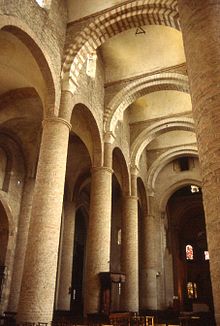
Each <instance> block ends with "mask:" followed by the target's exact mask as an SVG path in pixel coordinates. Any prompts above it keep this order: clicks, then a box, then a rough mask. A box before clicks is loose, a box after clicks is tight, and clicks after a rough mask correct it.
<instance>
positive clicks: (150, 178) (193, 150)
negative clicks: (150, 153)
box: [147, 145, 198, 193]
mask: <svg viewBox="0 0 220 326" xmlns="http://www.w3.org/2000/svg"><path fill="white" fill-rule="evenodd" d="M186 155H187V156H196V157H197V156H198V150H197V146H187V145H183V146H178V147H177V148H172V149H170V150H168V151H166V152H165V153H163V154H162V155H160V156H159V157H158V158H157V159H156V160H155V161H154V163H153V164H152V165H151V167H150V169H149V171H148V175H147V189H148V191H149V192H150V193H154V190H155V183H156V180H157V177H158V175H159V173H160V171H161V170H162V169H163V167H164V166H165V165H167V164H168V163H170V162H171V161H173V160H174V159H176V158H178V157H181V156H186Z"/></svg>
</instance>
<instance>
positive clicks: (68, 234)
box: [57, 201, 75, 311]
mask: <svg viewBox="0 0 220 326" xmlns="http://www.w3.org/2000/svg"><path fill="white" fill-rule="evenodd" d="M63 224H64V226H63V242H62V249H61V251H62V253H61V264H60V277H59V291H58V301H57V309H58V310H67V311H69V310H70V300H71V291H70V290H71V285H72V269H73V247H74V234H75V205H74V203H73V202H69V201H66V202H64V222H63Z"/></svg>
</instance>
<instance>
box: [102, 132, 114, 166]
mask: <svg viewBox="0 0 220 326" xmlns="http://www.w3.org/2000/svg"><path fill="white" fill-rule="evenodd" d="M114 139H115V138H114V136H113V135H112V133H111V132H107V133H106V134H105V142H104V166H106V167H108V168H110V169H111V168H112V144H113V142H114Z"/></svg>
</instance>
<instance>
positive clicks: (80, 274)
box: [71, 209, 86, 316]
mask: <svg viewBox="0 0 220 326" xmlns="http://www.w3.org/2000/svg"><path fill="white" fill-rule="evenodd" d="M85 248H86V223H85V215H84V214H83V211H82V210H81V209H78V210H77V212H76V222H75V237H74V251H73V274H72V296H71V311H72V312H73V314H74V315H76V316H82V315H83V280H84V261H85Z"/></svg>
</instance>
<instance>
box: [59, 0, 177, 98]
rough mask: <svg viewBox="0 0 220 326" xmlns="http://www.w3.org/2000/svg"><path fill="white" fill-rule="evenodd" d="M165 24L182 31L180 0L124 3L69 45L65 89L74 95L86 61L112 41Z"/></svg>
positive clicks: (66, 56) (63, 69)
mask: <svg viewBox="0 0 220 326" xmlns="http://www.w3.org/2000/svg"><path fill="white" fill-rule="evenodd" d="M143 25H165V26H170V27H173V28H175V29H177V30H180V23H179V13H178V6H177V1H176V0H174V1H169V0H166V1H163V3H158V1H157V0H152V1H151V3H150V4H149V1H148V0H142V1H136V2H135V3H134V2H131V3H126V4H121V5H119V6H118V7H117V9H111V10H109V11H106V12H105V13H104V14H101V15H100V16H98V17H97V18H96V19H94V21H93V22H91V23H90V24H89V25H87V26H86V27H85V28H84V29H83V30H82V31H81V32H80V33H79V34H77V36H76V37H75V38H74V39H73V40H72V41H71V44H70V45H69V46H68V48H67V50H66V52H65V56H64V63H63V68H62V74H61V77H62V89H63V90H70V91H71V92H74V90H75V88H76V85H77V77H78V75H79V73H80V70H81V68H82V66H83V63H84V62H85V60H86V58H87V57H88V56H89V55H90V54H92V53H94V52H95V51H96V49H97V48H98V47H99V46H100V45H101V44H103V43H104V42H105V41H106V40H108V39H109V38H111V37H113V36H115V35H117V34H119V33H121V32H123V31H125V30H128V29H130V28H133V27H139V26H143Z"/></svg>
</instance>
